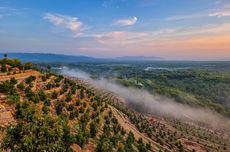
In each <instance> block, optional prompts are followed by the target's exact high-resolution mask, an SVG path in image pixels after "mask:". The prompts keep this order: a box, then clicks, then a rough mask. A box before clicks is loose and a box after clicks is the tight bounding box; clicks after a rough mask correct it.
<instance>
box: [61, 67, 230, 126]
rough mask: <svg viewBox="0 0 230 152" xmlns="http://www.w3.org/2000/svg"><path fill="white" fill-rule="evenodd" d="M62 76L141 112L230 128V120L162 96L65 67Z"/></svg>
mask: <svg viewBox="0 0 230 152" xmlns="http://www.w3.org/2000/svg"><path fill="white" fill-rule="evenodd" d="M61 74H63V75H66V76H71V77H77V78H80V79H83V80H86V81H88V82H90V83H93V84H94V85H96V86H97V87H99V88H102V89H105V90H108V91H111V92H113V93H114V94H115V95H118V96H120V97H123V98H124V99H126V101H128V103H129V104H131V105H135V107H136V108H137V107H138V108H139V109H137V110H139V111H143V110H144V111H145V112H146V113H153V114H158V115H160V116H167V117H172V118H176V119H180V120H183V121H192V122H199V123H203V124H206V125H209V126H210V127H214V128H223V129H229V126H230V120H229V119H228V118H225V117H223V116H221V115H220V114H218V113H216V112H214V111H211V110H208V109H203V108H193V107H191V106H187V105H182V104H180V103H177V102H175V101H173V100H172V99H169V98H166V97H163V96H160V95H154V96H153V95H152V94H150V93H149V92H147V91H145V90H141V89H134V88H127V87H123V86H121V85H119V84H116V83H115V82H111V81H109V80H107V79H104V78H101V79H98V80H94V79H91V78H90V75H89V74H87V73H85V72H83V71H81V70H78V69H69V68H67V67H63V68H62V69H61Z"/></svg>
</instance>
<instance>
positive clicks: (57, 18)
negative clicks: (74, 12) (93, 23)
mask: <svg viewBox="0 0 230 152" xmlns="http://www.w3.org/2000/svg"><path fill="white" fill-rule="evenodd" d="M43 19H45V20H48V21H49V22H50V23H52V24H53V25H55V26H59V27H63V28H66V29H68V30H70V31H71V32H73V33H74V34H75V35H81V34H82V33H81V32H82V30H83V23H82V22H81V21H79V19H78V18H77V17H72V16H66V15H61V14H51V13H47V14H45V16H44V17H43Z"/></svg>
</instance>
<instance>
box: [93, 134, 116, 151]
mask: <svg viewBox="0 0 230 152" xmlns="http://www.w3.org/2000/svg"><path fill="white" fill-rule="evenodd" d="M112 149H113V146H112V142H111V141H110V140H109V138H108V137H107V136H106V135H101V137H100V140H99V143H98V145H97V148H96V151H97V152H109V151H111V150H112Z"/></svg>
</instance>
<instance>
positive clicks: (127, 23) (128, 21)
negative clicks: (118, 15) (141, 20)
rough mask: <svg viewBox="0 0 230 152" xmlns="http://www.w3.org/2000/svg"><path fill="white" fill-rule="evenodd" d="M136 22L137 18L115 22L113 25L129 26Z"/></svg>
mask: <svg viewBox="0 0 230 152" xmlns="http://www.w3.org/2000/svg"><path fill="white" fill-rule="evenodd" d="M136 22H137V17H133V18H129V19H120V20H116V21H115V22H114V24H115V25H119V26H131V25H134V24H136Z"/></svg>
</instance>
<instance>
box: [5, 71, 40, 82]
mask: <svg viewBox="0 0 230 152" xmlns="http://www.w3.org/2000/svg"><path fill="white" fill-rule="evenodd" d="M30 75H34V76H39V75H40V72H38V71H35V70H26V71H25V72H23V73H17V74H11V75H0V81H6V80H9V79H10V78H12V77H15V79H17V80H21V79H25V78H26V77H28V76H30Z"/></svg>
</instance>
